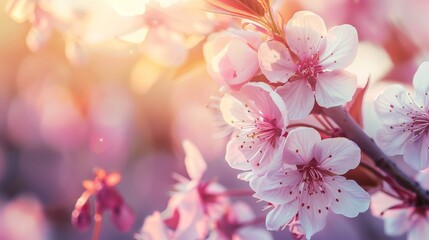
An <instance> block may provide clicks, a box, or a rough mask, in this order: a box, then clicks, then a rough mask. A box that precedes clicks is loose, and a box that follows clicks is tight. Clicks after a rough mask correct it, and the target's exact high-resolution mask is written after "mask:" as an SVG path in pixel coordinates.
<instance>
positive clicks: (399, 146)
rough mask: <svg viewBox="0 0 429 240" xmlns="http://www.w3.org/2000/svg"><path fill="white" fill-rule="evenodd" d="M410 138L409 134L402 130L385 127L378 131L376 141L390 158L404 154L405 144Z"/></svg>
mask: <svg viewBox="0 0 429 240" xmlns="http://www.w3.org/2000/svg"><path fill="white" fill-rule="evenodd" d="M409 137H410V133H409V132H405V133H404V132H403V131H402V129H401V128H395V127H394V128H393V129H392V128H390V126H387V125H384V126H382V127H380V128H379V129H378V130H377V134H376V137H375V141H376V143H377V145H378V146H380V148H381V149H383V151H384V152H385V153H386V154H388V155H389V156H395V155H399V154H403V153H404V148H405V144H406V143H407V142H408V139H409Z"/></svg>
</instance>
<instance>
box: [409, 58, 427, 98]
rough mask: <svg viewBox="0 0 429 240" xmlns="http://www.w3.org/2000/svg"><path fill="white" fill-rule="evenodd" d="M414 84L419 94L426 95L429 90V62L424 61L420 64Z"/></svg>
mask: <svg viewBox="0 0 429 240" xmlns="http://www.w3.org/2000/svg"><path fill="white" fill-rule="evenodd" d="M413 86H414V90H415V91H416V93H417V94H419V95H422V96H426V94H427V93H428V91H429V62H424V63H422V64H421V65H420V66H419V68H418V69H417V71H416V73H415V74H414V78H413ZM428 94H429V93H428Z"/></svg>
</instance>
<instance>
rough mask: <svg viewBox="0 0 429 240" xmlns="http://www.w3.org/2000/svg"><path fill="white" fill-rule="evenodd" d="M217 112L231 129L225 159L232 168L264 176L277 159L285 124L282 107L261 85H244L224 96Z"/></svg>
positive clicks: (266, 86) (282, 104) (268, 87)
mask: <svg viewBox="0 0 429 240" xmlns="http://www.w3.org/2000/svg"><path fill="white" fill-rule="evenodd" d="M220 109H221V111H222V114H223V118H224V120H225V122H227V123H228V124H230V125H231V126H232V127H234V128H235V132H234V133H233V134H232V136H231V140H230V141H229V142H228V145H227V149H226V156H225V159H226V161H227V162H228V164H229V165H230V166H231V167H232V168H235V169H240V170H244V171H248V170H252V171H253V172H254V173H256V174H263V173H265V172H266V171H267V170H268V169H269V168H270V167H271V165H272V163H273V162H274V163H275V162H277V161H278V160H279V159H277V158H278V157H280V156H281V154H280V155H279V154H278V153H279V151H281V150H282V149H280V145H281V143H282V142H283V141H284V139H285V138H284V134H285V133H286V127H287V125H288V115H287V110H286V106H285V104H284V102H283V100H282V99H281V97H280V96H279V95H278V94H277V93H276V92H274V91H273V90H272V89H271V87H270V86H269V85H267V84H265V83H247V84H246V85H244V86H243V87H242V88H241V89H240V91H239V92H232V93H229V94H225V96H224V97H223V98H222V100H221V106H220Z"/></svg>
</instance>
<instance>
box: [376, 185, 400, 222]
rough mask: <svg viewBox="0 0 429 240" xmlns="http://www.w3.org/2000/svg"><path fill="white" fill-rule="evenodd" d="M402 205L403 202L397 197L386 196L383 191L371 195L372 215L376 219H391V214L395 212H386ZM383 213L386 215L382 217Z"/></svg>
mask: <svg viewBox="0 0 429 240" xmlns="http://www.w3.org/2000/svg"><path fill="white" fill-rule="evenodd" d="M400 203H402V200H400V199H398V198H396V197H393V196H390V194H386V193H384V192H382V191H378V192H376V193H372V194H371V213H372V215H374V216H376V217H382V218H384V217H390V216H389V214H390V212H393V211H387V212H385V210H387V209H388V208H390V207H393V206H395V205H398V204H400ZM383 212H384V214H383V215H382V213H383Z"/></svg>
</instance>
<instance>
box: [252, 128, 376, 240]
mask: <svg viewBox="0 0 429 240" xmlns="http://www.w3.org/2000/svg"><path fill="white" fill-rule="evenodd" d="M281 161H283V167H281V168H276V169H272V170H270V171H269V172H268V173H267V174H266V175H265V176H262V177H256V178H253V179H252V180H251V181H250V186H251V187H252V188H253V189H254V190H255V192H256V193H255V197H257V198H259V199H262V200H264V201H267V202H270V203H272V204H274V208H273V209H272V210H271V211H270V212H269V213H268V215H267V219H266V226H267V229H268V230H279V229H281V228H283V227H285V225H287V224H289V223H291V221H292V219H293V218H294V217H295V216H297V219H298V220H299V222H300V224H301V225H302V228H303V230H304V232H305V235H306V237H307V238H308V239H309V238H311V236H313V235H314V234H315V233H317V232H319V231H320V230H322V229H323V228H324V226H325V223H326V217H327V215H328V212H329V211H330V210H332V211H333V212H334V213H336V214H342V215H344V216H346V217H356V216H357V215H358V214H359V213H361V212H364V211H366V210H367V209H368V207H369V201H370V197H369V194H368V193H367V192H365V190H363V189H362V188H361V187H360V186H359V185H358V184H357V183H356V182H355V181H353V180H347V179H346V178H344V177H343V176H340V175H343V174H345V173H346V172H347V171H349V170H350V169H354V168H356V167H357V166H358V165H359V162H360V149H359V147H358V146H357V145H356V144H355V143H353V142H352V141H350V140H348V139H346V138H331V139H324V140H321V138H320V135H319V133H318V132H317V131H316V130H314V129H312V128H297V129H294V130H292V131H291V132H289V134H288V137H287V139H286V145H285V151H284V157H283V159H282V160H281Z"/></svg>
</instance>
